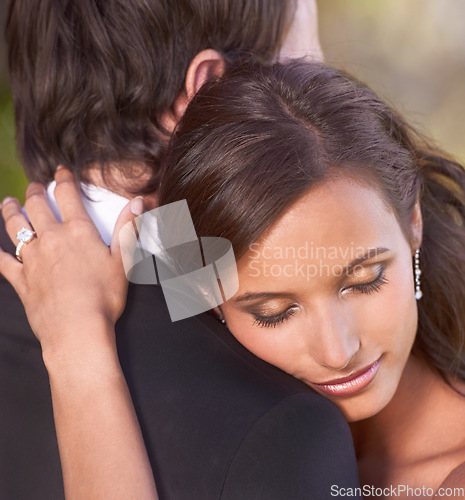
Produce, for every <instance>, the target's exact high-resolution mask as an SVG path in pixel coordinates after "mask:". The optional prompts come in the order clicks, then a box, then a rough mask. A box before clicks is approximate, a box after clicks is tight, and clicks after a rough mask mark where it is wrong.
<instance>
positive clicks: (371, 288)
mask: <svg viewBox="0 0 465 500" xmlns="http://www.w3.org/2000/svg"><path fill="white" fill-rule="evenodd" d="M385 271H386V267H385V266H380V270H379V273H378V275H377V276H376V278H375V279H374V280H372V281H369V282H368V283H355V284H353V285H350V286H348V287H346V288H343V289H342V292H346V291H354V292H360V293H366V294H370V293H373V292H379V291H380V290H381V287H382V286H383V285H385V284H386V283H388V281H389V280H388V279H387V277H386V273H385Z"/></svg>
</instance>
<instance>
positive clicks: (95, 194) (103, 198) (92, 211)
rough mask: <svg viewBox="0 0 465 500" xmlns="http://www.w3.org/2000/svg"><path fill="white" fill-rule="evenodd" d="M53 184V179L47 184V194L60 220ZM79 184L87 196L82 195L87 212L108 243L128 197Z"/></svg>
mask: <svg viewBox="0 0 465 500" xmlns="http://www.w3.org/2000/svg"><path fill="white" fill-rule="evenodd" d="M55 186H56V183H55V181H53V182H52V183H51V184H49V186H48V188H47V194H48V199H49V202H50V206H51V207H52V210H53V213H54V214H55V216H56V217H57V218H58V219H59V220H60V221H61V216H60V211H59V210H58V205H57V202H56V200H55V195H54V191H55ZM81 186H82V191H83V193H84V194H86V195H87V196H88V198H87V197H86V196H83V197H82V201H83V202H84V206H85V208H86V210H87V213H88V214H89V215H90V217H91V219H92V220H93V221H94V224H95V225H96V226H97V229H98V230H99V232H100V234H101V235H102V238H103V240H104V241H105V243H106V244H107V245H109V244H110V241H111V236H112V234H113V231H114V229H115V225H116V220H117V219H118V216H119V214H120V213H121V211H122V210H123V208H124V207H125V206H126V205H127V203H128V201H129V199H128V198H125V197H124V196H120V195H119V194H116V193H113V192H112V191H109V190H108V189H105V188H102V187H99V186H94V185H92V184H83V183H81Z"/></svg>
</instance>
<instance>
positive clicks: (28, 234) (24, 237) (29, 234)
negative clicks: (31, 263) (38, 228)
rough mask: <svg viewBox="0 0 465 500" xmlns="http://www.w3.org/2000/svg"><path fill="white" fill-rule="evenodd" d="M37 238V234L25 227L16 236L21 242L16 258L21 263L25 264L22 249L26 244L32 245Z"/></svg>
mask: <svg viewBox="0 0 465 500" xmlns="http://www.w3.org/2000/svg"><path fill="white" fill-rule="evenodd" d="M36 236H37V235H36V232H35V231H33V230H32V229H28V228H27V227H23V228H22V229H21V231H18V233H17V234H16V239H17V240H18V241H19V245H18V246H17V247H16V258H17V259H18V260H19V262H23V259H22V258H21V248H23V245H24V244H26V243H30V242H31V241H32V240H33V239H34V238H35V237H36Z"/></svg>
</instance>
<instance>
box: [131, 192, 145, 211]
mask: <svg viewBox="0 0 465 500" xmlns="http://www.w3.org/2000/svg"><path fill="white" fill-rule="evenodd" d="M131 212H132V213H133V214H134V215H142V214H143V213H144V197H143V196H137V198H134V199H133V200H131Z"/></svg>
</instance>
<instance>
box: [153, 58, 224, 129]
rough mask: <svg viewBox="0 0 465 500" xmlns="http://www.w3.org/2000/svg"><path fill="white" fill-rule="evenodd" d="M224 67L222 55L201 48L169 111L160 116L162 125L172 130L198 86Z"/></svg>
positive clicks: (221, 71) (217, 74)
mask: <svg viewBox="0 0 465 500" xmlns="http://www.w3.org/2000/svg"><path fill="white" fill-rule="evenodd" d="M225 67H226V64H225V61H224V57H223V56H222V55H221V54H220V53H219V52H218V51H216V50H213V49H206V50H202V52H199V53H198V54H197V55H196V56H195V57H194V59H192V61H191V63H190V65H189V68H188V69H187V73H186V83H185V86H184V90H183V91H182V92H180V94H179V95H178V97H177V98H176V100H175V101H174V103H173V106H172V107H171V109H170V111H168V112H167V113H165V115H164V116H163V117H162V125H163V126H164V127H165V128H166V129H167V130H168V131H169V132H173V130H174V129H175V127H176V125H177V124H178V122H179V120H180V119H181V117H182V115H183V114H184V112H185V111H186V108H187V105H188V104H189V101H190V100H191V99H192V98H193V97H194V96H195V94H196V93H197V92H198V91H199V89H200V87H201V86H202V85H203V84H204V83H205V82H206V81H207V80H209V79H210V78H212V77H214V76H221V75H222V74H223V73H224V70H225Z"/></svg>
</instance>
